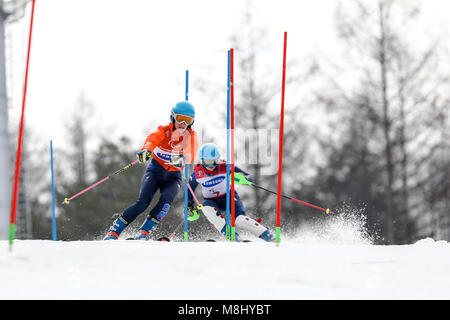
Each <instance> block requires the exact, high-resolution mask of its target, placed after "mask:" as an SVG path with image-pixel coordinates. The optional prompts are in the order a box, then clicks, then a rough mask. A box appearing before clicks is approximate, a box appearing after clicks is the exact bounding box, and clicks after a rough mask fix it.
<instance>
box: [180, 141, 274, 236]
mask: <svg viewBox="0 0 450 320" xmlns="http://www.w3.org/2000/svg"><path fill="white" fill-rule="evenodd" d="M199 159H200V164H197V165H196V166H195V167H194V172H193V173H192V175H191V177H190V179H189V185H190V186H191V188H192V190H195V188H196V187H197V186H198V184H201V185H202V194H203V198H204V200H205V201H204V202H203V209H202V211H203V213H204V214H205V216H206V218H207V219H208V220H209V222H211V224H212V225H213V226H214V227H215V228H216V229H217V230H218V231H219V232H221V233H222V234H225V230H226V220H225V217H224V215H225V212H226V207H227V198H226V193H227V185H226V180H227V179H226V175H227V163H226V161H223V160H220V152H219V149H218V148H217V146H216V145H215V144H214V143H205V144H204V145H202V146H201V148H200V151H199ZM234 172H239V173H242V174H244V175H245V176H248V173H246V172H245V171H243V170H242V169H240V168H238V167H236V166H235V167H234ZM234 203H235V227H236V229H237V230H239V229H241V230H246V231H249V232H250V233H252V234H254V235H255V236H256V237H259V238H261V239H262V240H265V241H269V242H273V241H275V234H274V233H273V232H272V231H270V230H269V229H268V228H266V227H265V226H263V225H262V224H261V223H260V220H259V221H256V220H255V219H253V218H250V217H248V216H246V214H245V208H244V205H243V204H242V201H241V199H240V198H239V195H238V193H237V192H236V191H235V193H234ZM188 210H189V211H190V212H191V213H192V211H193V210H195V206H194V202H193V196H192V195H191V194H189V195H188ZM236 240H237V241H240V237H239V234H238V233H237V232H236Z"/></svg>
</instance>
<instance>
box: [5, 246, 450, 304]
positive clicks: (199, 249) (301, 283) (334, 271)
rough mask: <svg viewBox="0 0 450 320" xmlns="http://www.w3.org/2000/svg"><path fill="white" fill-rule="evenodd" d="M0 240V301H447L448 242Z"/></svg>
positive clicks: (449, 273)
mask: <svg viewBox="0 0 450 320" xmlns="http://www.w3.org/2000/svg"><path fill="white" fill-rule="evenodd" d="M312 240H313V239H311V238H310V239H306V238H291V239H285V240H284V241H282V243H281V244H280V246H279V247H277V246H276V245H275V244H272V243H270V244H268V243H265V242H263V241H260V240H259V239H256V240H255V241H253V242H249V243H228V242H187V243H184V242H158V241H148V242H141V241H126V240H117V241H73V242H63V241H44V240H16V241H15V242H14V246H13V250H12V252H8V243H7V241H1V242H0V252H1V254H0V299H170V300H173V299H182V300H183V299H202V300H210V299H450V244H449V243H447V242H445V241H434V240H432V239H424V240H421V241H419V242H417V243H415V244H412V245H403V246H375V245H371V244H367V243H362V242H360V243H357V242H352V243H348V244H345V243H339V241H336V242H335V243H333V242H327V241H317V240H318V239H315V240H314V241H312Z"/></svg>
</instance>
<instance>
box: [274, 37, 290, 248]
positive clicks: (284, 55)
mask: <svg viewBox="0 0 450 320" xmlns="http://www.w3.org/2000/svg"><path fill="white" fill-rule="evenodd" d="M286 47H287V32H284V49H283V78H282V82H281V116H280V143H279V154H278V187H277V189H278V190H277V191H278V192H277V226H276V240H275V242H276V244H277V245H279V244H280V233H281V231H280V224H281V176H282V171H283V129H284V92H285V86H286Z"/></svg>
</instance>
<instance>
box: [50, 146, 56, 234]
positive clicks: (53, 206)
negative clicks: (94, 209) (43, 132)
mask: <svg viewBox="0 0 450 320" xmlns="http://www.w3.org/2000/svg"><path fill="white" fill-rule="evenodd" d="M50 167H51V172H52V237H53V241H56V217H55V179H54V173H53V142H52V140H50Z"/></svg>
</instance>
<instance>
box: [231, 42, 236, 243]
mask: <svg viewBox="0 0 450 320" xmlns="http://www.w3.org/2000/svg"><path fill="white" fill-rule="evenodd" d="M233 55H234V50H233V48H231V49H230V117H231V119H230V127H231V195H230V196H231V241H236V227H235V208H234V207H235V200H234V76H233V60H234V57H233Z"/></svg>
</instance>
